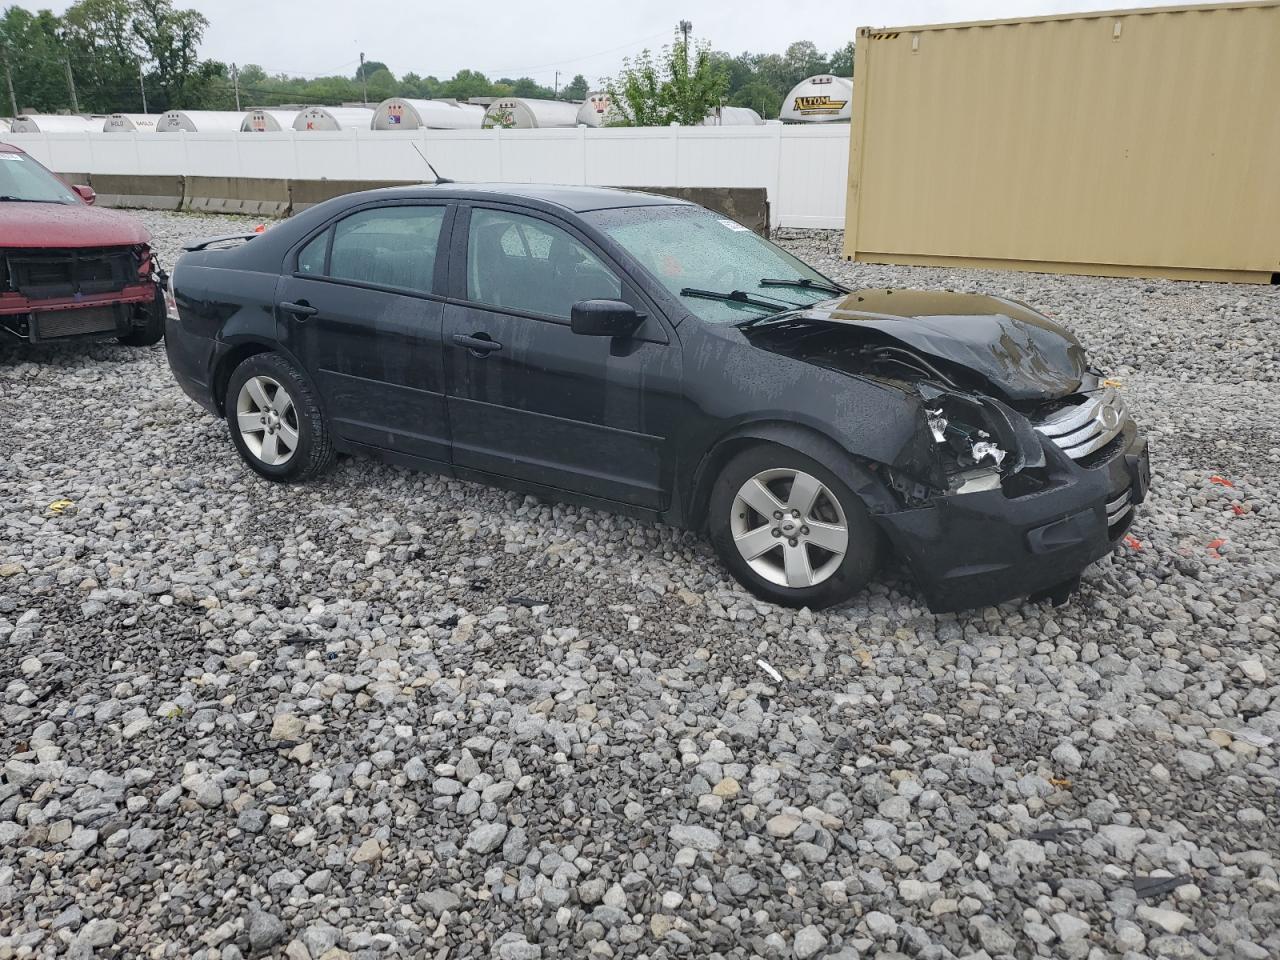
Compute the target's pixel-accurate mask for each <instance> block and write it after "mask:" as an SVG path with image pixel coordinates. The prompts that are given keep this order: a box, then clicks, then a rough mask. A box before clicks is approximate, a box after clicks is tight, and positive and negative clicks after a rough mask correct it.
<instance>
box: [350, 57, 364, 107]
mask: <svg viewBox="0 0 1280 960" xmlns="http://www.w3.org/2000/svg"><path fill="white" fill-rule="evenodd" d="M347 62H348V63H350V62H351V61H349V60H348V61H347ZM360 89H361V90H362V91H363V93H362V94H361V96H362V97H363V98H364V105H365V106H366V107H367V106H368V105H369V79H368V77H366V76H365V75H364V51H361V53H360Z"/></svg>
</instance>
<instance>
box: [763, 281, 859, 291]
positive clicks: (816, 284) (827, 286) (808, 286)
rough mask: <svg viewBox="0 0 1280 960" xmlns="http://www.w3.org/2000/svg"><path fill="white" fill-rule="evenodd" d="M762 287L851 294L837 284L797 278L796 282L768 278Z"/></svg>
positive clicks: (846, 288) (847, 289)
mask: <svg viewBox="0 0 1280 960" xmlns="http://www.w3.org/2000/svg"><path fill="white" fill-rule="evenodd" d="M760 286H762V287H800V288H801V289H803V290H821V291H823V292H824V293H834V294H842V293H849V292H851V291H850V290H849V288H848V287H842V286H840V285H839V284H836V283H823V282H822V281H821V280H810V279H809V278H808V277H796V278H795V279H794V280H775V279H771V278H766V279H764V280H761V281H760Z"/></svg>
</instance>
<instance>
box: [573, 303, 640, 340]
mask: <svg viewBox="0 0 1280 960" xmlns="http://www.w3.org/2000/svg"><path fill="white" fill-rule="evenodd" d="M569 322H570V328H571V329H572V330H573V332H574V333H581V334H583V335H584V336H588V337H629V336H631V335H632V334H633V333H635V332H636V330H638V329H639V328H640V324H641V323H643V322H644V314H642V313H637V312H636V308H635V307H633V306H632V305H631V304H629V303H624V302H623V301H621V300H579V301H578V302H577V303H575V304H574V305H573V310H572V311H571V313H570V321H569Z"/></svg>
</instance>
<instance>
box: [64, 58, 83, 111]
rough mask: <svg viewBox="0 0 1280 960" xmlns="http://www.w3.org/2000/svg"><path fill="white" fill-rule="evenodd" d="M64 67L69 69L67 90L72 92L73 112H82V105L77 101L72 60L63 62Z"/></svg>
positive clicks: (68, 59)
mask: <svg viewBox="0 0 1280 960" xmlns="http://www.w3.org/2000/svg"><path fill="white" fill-rule="evenodd" d="M62 65H63V66H64V67H66V68H67V89H68V90H70V91H71V112H72V113H79V112H80V103H79V101H77V100H76V78H75V77H73V76H72V75H71V58H70V57H68V58H67V59H65V60H63V61H62Z"/></svg>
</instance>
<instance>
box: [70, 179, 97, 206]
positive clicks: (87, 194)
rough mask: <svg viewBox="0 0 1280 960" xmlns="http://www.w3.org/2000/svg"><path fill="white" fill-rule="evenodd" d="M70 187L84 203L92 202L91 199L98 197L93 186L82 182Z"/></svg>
mask: <svg viewBox="0 0 1280 960" xmlns="http://www.w3.org/2000/svg"><path fill="white" fill-rule="evenodd" d="M71 189H72V190H74V191H75V194H76V196H77V197H79V198H80V199H81V200H83V201H84V202H85V203H88V204H92V203H93V201H95V200H97V199H98V194H97V191H95V190H94V189H93V187H90V186H88V185H86V184H83V183H80V184H76V185H75V186H74V187H72V188H71Z"/></svg>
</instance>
